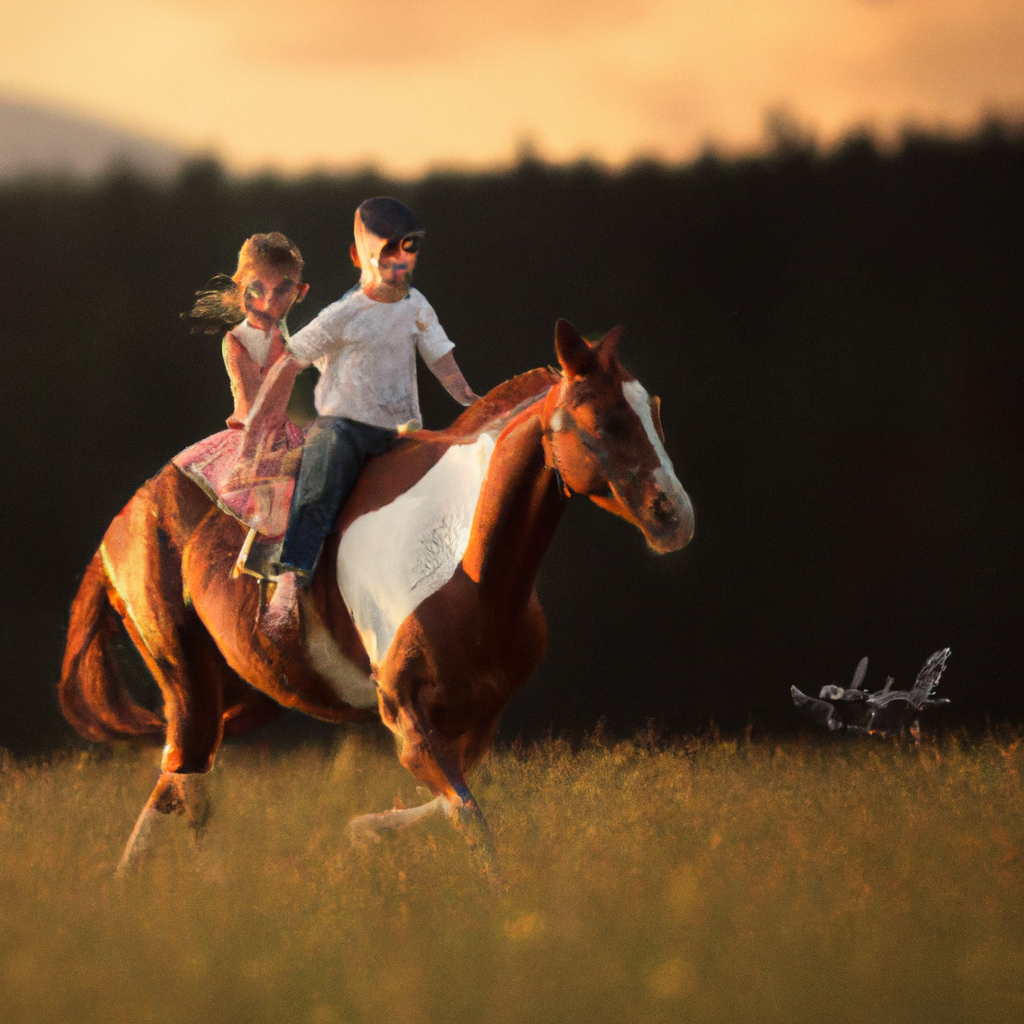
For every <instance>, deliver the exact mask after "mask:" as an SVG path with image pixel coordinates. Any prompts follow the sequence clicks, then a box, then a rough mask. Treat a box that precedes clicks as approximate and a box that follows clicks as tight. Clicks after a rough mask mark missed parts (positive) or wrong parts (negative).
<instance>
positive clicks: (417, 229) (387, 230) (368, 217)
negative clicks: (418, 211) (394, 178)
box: [356, 196, 425, 242]
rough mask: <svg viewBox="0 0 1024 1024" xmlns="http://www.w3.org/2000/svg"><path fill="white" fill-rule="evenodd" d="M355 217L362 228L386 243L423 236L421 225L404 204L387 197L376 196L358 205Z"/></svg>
mask: <svg viewBox="0 0 1024 1024" xmlns="http://www.w3.org/2000/svg"><path fill="white" fill-rule="evenodd" d="M356 217H357V218H358V219H359V220H361V221H362V222H363V227H364V228H366V230H367V231H369V232H370V233H371V234H374V235H376V236H377V237H378V238H383V239H384V240H385V241H386V242H394V241H397V240H399V239H401V238H407V237H408V236H410V235H413V236H422V235H424V234H425V231H424V230H423V225H422V224H421V223H420V222H419V221H418V220H417V219H416V217H415V215H414V214H413V212H412V210H410V209H409V207H408V206H406V205H405V203H400V202H399V201H398V200H397V199H390V198H388V197H387V196H376V197H375V198H373V199H367V200H366V201H365V202H363V203H360V204H359V209H358V210H356Z"/></svg>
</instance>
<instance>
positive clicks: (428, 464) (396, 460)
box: [340, 368, 560, 532]
mask: <svg viewBox="0 0 1024 1024" xmlns="http://www.w3.org/2000/svg"><path fill="white" fill-rule="evenodd" d="M559 379H560V378H559V376H558V374H557V373H555V372H554V371H553V370H549V369H545V368H540V369H536V370H530V371H528V372H527V373H521V374H519V376H517V377H513V378H512V379H511V380H507V381H505V382H504V383H503V384H499V385H498V386H497V387H496V388H494V389H493V390H492V391H490V392H488V393H487V395H485V396H484V397H483V398H481V399H480V400H479V401H478V402H474V403H473V405H471V406H470V407H469V408H468V409H467V410H466V411H465V412H463V413H462V414H461V415H460V416H459V417H458V419H456V420H455V422H454V423H452V425H451V426H450V427H447V428H446V429H444V430H419V431H417V432H416V433H415V434H411V435H408V436H407V437H403V438H402V439H401V440H399V442H398V444H396V445H395V447H394V448H392V449H391V450H390V451H388V452H385V453H384V454H383V455H379V456H377V458H375V459H371V460H370V461H369V462H368V463H367V464H366V465H365V466H364V467H363V471H362V473H361V474H360V476H359V482H358V483H357V484H356V487H355V489H354V490H353V492H352V495H351V496H350V498H349V499H348V501H347V502H346V504H345V509H344V511H343V513H342V516H341V521H340V526H341V531H342V532H344V531H345V529H346V528H347V527H348V526H349V524H350V523H352V522H354V521H355V520H356V519H358V518H359V517H360V516H362V515H365V514H366V513H367V512H375V511H377V510H378V509H380V508H383V507H384V506H385V505H389V504H391V502H392V501H394V500H395V498H397V497H398V496H399V495H401V494H404V493H405V492H406V491H408V490H409V489H410V488H411V487H413V486H414V485H415V484H416V483H418V482H419V481H420V480H421V479H422V478H423V477H424V476H426V474H427V473H428V472H430V470H431V469H433V467H434V466H436V465H437V463H438V462H439V461H440V460H441V458H442V457H443V456H444V454H445V452H447V451H448V450H449V449H450V448H452V447H453V446H455V445H467V444H474V443H475V442H476V441H477V439H478V438H479V437H480V435H481V434H485V433H489V434H491V435H492V436H494V437H497V436H498V434H499V433H500V432H501V430H502V429H503V428H504V427H505V425H506V424H507V423H508V421H509V420H510V419H512V417H514V416H515V415H516V414H517V413H518V412H520V411H521V410H522V409H523V408H524V406H526V405H529V404H530V402H533V401H537V400H538V399H540V398H541V397H542V396H543V395H544V394H546V393H547V391H548V390H549V389H550V388H551V387H552V386H553V385H554V384H555V383H557V382H558V380H559Z"/></svg>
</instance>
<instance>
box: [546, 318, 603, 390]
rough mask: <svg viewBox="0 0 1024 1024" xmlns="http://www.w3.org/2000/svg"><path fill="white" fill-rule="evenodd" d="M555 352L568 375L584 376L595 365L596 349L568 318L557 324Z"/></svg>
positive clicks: (570, 376)
mask: <svg viewBox="0 0 1024 1024" xmlns="http://www.w3.org/2000/svg"><path fill="white" fill-rule="evenodd" d="M555 352H556V353H558V361H559V363H561V365H562V371H563V372H564V373H565V375H566V377H569V378H572V377H582V376H584V375H585V374H586V373H588V372H589V371H590V370H591V369H592V368H593V366H594V358H595V355H594V350H593V349H592V348H591V347H590V345H588V344H587V342H586V341H585V340H584V339H583V338H581V337H580V335H579V332H578V331H577V330H576V328H575V327H573V325H572V324H571V323H569V321H568V320H559V321H558V323H556V324H555Z"/></svg>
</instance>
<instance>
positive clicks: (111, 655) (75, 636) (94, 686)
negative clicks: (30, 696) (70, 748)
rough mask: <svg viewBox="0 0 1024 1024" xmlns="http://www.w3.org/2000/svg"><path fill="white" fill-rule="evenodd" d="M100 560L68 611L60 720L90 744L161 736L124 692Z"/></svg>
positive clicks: (115, 625)
mask: <svg viewBox="0 0 1024 1024" xmlns="http://www.w3.org/2000/svg"><path fill="white" fill-rule="evenodd" d="M109 586H110V581H109V580H108V578H107V573H106V570H105V568H104V566H103V557H102V555H101V553H100V552H99V551H97V552H96V554H95V555H94V556H93V559H92V561H91V562H90V563H89V567H88V568H87V569H86V570H85V576H84V577H83V578H82V584H81V586H80V587H79V588H78V594H77V595H76V596H75V600H74V602H73V603H72V605H71V624H70V626H69V628H68V644H67V647H66V649H65V651H64V665H63V667H62V669H61V674H60V684H59V685H58V688H57V695H58V697H59V698H60V707H61V711H63V712H64V717H65V718H66V719H67V720H68V721H69V722H70V723H71V725H72V726H74V728H75V729H76V730H77V731H78V732H80V733H81V734H82V735H83V736H85V737H86V738H87V739H90V740H109V739H114V738H115V737H118V736H154V737H157V738H160V737H162V736H163V734H164V730H165V729H166V724H165V722H164V721H163V719H162V718H160V717H159V716H158V715H156V714H154V713H153V712H152V711H149V710H147V709H146V708H144V707H141V706H140V705H138V704H136V703H135V702H134V701H133V700H132V699H131V696H130V695H129V693H128V690H127V689H126V687H125V682H124V679H123V677H122V667H121V665H120V664H119V662H118V659H117V657H116V653H115V651H114V650H113V641H114V639H115V638H116V637H117V636H118V634H119V633H120V631H121V629H122V628H123V626H122V622H121V619H120V616H119V615H118V613H117V611H116V610H115V609H114V607H113V606H112V605H111V603H110V596H109V591H108V587H109Z"/></svg>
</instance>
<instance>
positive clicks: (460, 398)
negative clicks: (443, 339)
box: [430, 352, 480, 405]
mask: <svg viewBox="0 0 1024 1024" xmlns="http://www.w3.org/2000/svg"><path fill="white" fill-rule="evenodd" d="M430 372H431V373H432V374H433V375H434V376H435V377H436V378H437V379H438V380H439V381H440V382H441V383H442V384H443V385H444V389H445V391H447V392H448V394H449V395H451V396H452V398H454V399H455V401H456V402H458V403H459V404H460V405H472V404H473V403H474V402H476V401H479V399H480V396H479V395H478V394H477V393H476V392H475V391H474V390H473V389H472V388H471V387H470V386H469V385H468V384H467V383H466V378H465V377H463V376H462V371H461V370H460V369H459V367H458V364H457V363H456V362H455V356H453V355H452V354H451V352H446V353H445V354H444V355H443V356H441V358H440V359H437V360H435V361H434V362H433V363H431V364H430Z"/></svg>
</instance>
